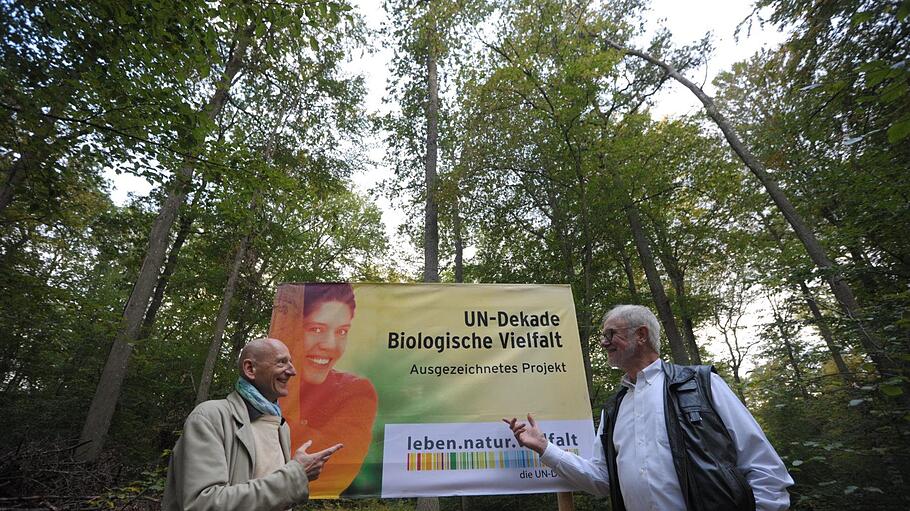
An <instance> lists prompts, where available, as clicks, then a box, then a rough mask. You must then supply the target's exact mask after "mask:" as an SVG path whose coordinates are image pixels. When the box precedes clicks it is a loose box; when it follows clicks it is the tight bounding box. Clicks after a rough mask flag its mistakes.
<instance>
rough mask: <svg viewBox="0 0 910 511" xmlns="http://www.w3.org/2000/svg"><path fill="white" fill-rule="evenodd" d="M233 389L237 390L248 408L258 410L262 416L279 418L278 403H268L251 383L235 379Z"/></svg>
mask: <svg viewBox="0 0 910 511" xmlns="http://www.w3.org/2000/svg"><path fill="white" fill-rule="evenodd" d="M234 388H235V389H237V393H238V394H240V396H241V397H243V399H246V401H247V403H249V404H250V406H252V407H253V408H255V409H257V410H259V411H260V412H262V413H263V414H264V415H276V416H278V417H281V408H280V407H279V406H278V402H277V401H276V402H274V403H270V402H269V400H267V399H266V398H265V397H263V396H262V393H261V392H259V389H257V388H256V387H254V386H253V384H252V383H250V382H248V381H246V380H245V379H243V378H237V383H236V384H234Z"/></svg>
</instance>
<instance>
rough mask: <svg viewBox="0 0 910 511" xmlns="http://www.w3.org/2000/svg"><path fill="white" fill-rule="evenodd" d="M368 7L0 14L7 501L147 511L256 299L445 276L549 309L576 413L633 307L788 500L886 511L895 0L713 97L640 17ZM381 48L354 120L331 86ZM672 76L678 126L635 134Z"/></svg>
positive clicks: (902, 404)
mask: <svg viewBox="0 0 910 511" xmlns="http://www.w3.org/2000/svg"><path fill="white" fill-rule="evenodd" d="M376 7H378V3H377V5H376V6H374V8H376ZM382 9H383V10H384V15H385V17H386V22H385V23H384V24H383V26H382V28H381V29H380V30H379V31H374V30H371V29H370V28H368V26H367V24H366V23H365V20H364V18H363V16H364V14H363V13H361V12H359V11H358V10H357V9H355V6H353V5H352V4H351V2H350V1H349V0H307V1H299V2H298V1H286V2H265V1H255V0H251V1H247V0H228V1H218V2H211V1H199V0H184V1H180V2H164V1H160V0H136V1H131V2H122V1H119V0H83V1H72V0H28V1H12V0H0V409H3V410H4V412H5V414H6V417H7V419H6V420H5V424H6V427H5V432H4V433H5V434H4V435H3V438H2V439H0V506H6V505H11V506H20V507H21V506H32V507H33V506H35V505H37V504H38V503H39V502H46V503H47V505H48V506H50V507H54V506H56V508H60V509H64V508H65V509H70V508H72V509H75V508H79V506H98V507H103V506H108V505H110V506H123V507H127V506H140V505H142V504H143V503H145V504H153V503H154V502H157V500H156V499H158V498H160V492H161V485H162V484H163V481H162V477H163V470H164V468H165V467H166V464H167V456H168V455H169V452H170V449H171V448H172V447H173V445H174V442H175V441H176V439H177V437H178V435H179V431H180V429H181V427H182V423H183V420H184V418H185V417H186V415H187V414H188V413H189V411H190V410H191V409H192V408H193V406H194V405H195V404H196V403H198V402H201V401H203V400H205V399H208V398H217V397H222V396H224V395H225V394H226V393H227V392H229V390H230V388H231V386H232V384H233V382H234V379H235V378H236V373H235V369H234V366H233V364H234V362H233V361H234V360H235V359H236V357H237V354H238V352H239V350H240V349H241V348H242V347H243V346H244V343H245V342H247V341H249V340H250V339H253V338H255V337H258V336H261V335H264V334H265V332H266V331H267V329H268V322H269V318H270V315H271V309H272V298H273V296H274V292H275V287H276V285H277V284H278V283H281V282H320V281H326V282H331V281H335V282H337V281H357V282H384V281H388V282H418V281H429V282H433V281H442V282H464V283H481V282H483V283H493V282H498V283H565V284H570V285H571V286H572V290H573V295H574V299H575V302H576V303H575V308H576V311H577V315H578V318H577V319H578V325H579V336H580V338H581V340H582V351H583V353H584V363H585V369H586V377H587V381H588V386H589V391H590V395H591V401H592V402H591V406H592V410H593V411H594V415H595V417H596V416H599V411H600V408H601V406H602V405H603V402H604V400H605V399H606V398H607V397H608V396H609V395H611V394H612V393H613V392H615V390H616V389H617V387H618V381H619V373H618V371H613V370H611V369H610V368H608V366H607V363H606V358H605V356H604V353H603V352H602V351H601V349H600V346H599V334H600V318H601V317H602V316H603V314H604V312H605V311H606V310H608V309H609V308H610V307H611V306H612V305H615V304H619V303H640V304H644V305H647V306H649V307H651V308H652V309H653V310H654V311H655V313H657V314H658V316H659V317H660V319H661V322H662V324H663V325H664V326H665V330H666V334H665V337H664V338H663V339H662V342H663V343H664V348H665V349H664V350H663V353H666V358H667V360H670V361H673V362H677V363H692V364H695V363H700V364H713V365H715V366H716V367H717V368H718V369H719V371H720V372H721V374H722V375H723V376H724V377H725V379H726V380H727V382H728V383H729V384H730V386H731V388H733V389H734V391H735V392H736V393H737V395H738V396H739V397H740V398H741V400H742V401H743V402H744V403H745V404H746V406H747V407H748V408H749V410H750V411H751V412H752V413H753V415H754V416H755V417H756V419H757V420H758V421H759V423H760V424H761V425H762V427H763V429H764V431H765V433H766V434H767V436H768V437H769V439H770V440H771V442H772V443H773V444H774V446H775V447H776V449H777V450H778V452H779V453H780V454H781V456H782V458H783V459H784V461H785V463H786V465H787V468H788V469H789V470H790V472H791V474H792V475H793V478H794V480H795V481H796V485H795V486H794V487H792V488H791V489H790V491H791V502H792V503H793V508H794V509H819V510H821V509H843V508H848V509H853V508H857V509H860V508H862V509H906V508H908V507H910V492H908V491H907V490H906V488H907V484H910V459H908V452H910V449H908V446H910V384H908V382H910V380H908V377H910V372H908V370H910V316H908V313H910V309H908V308H910V287H908V285H910V228H908V226H910V177H908V176H910V165H908V164H910V94H908V87H910V60H908V59H910V56H908V52H910V19H908V18H910V1H907V0H890V1H882V0H876V1H873V0H842V1H837V2H822V1H814V0H786V1H784V0H757V1H756V2H755V3H754V11H753V13H752V14H751V15H750V16H749V17H748V18H747V19H746V20H744V22H743V25H741V26H740V29H741V30H742V31H745V30H746V29H747V26H748V25H749V24H763V25H765V26H769V27H775V28H777V29H780V30H783V31H784V32H785V33H786V38H785V40H784V42H783V43H782V44H780V45H778V46H770V47H767V48H766V49H764V50H761V51H759V52H757V53H755V54H754V55H752V56H750V57H749V58H748V59H746V60H743V61H741V62H737V63H736V64H734V65H733V66H732V67H730V68H729V69H725V70H724V71H722V72H721V73H720V74H719V75H718V76H717V77H716V79H715V80H714V83H713V86H714V90H715V91H716V93H715V94H714V95H713V97H711V96H709V95H708V94H706V93H705V92H704V88H703V87H702V85H700V84H699V82H700V78H699V76H700V74H699V73H703V66H704V64H705V62H706V60H708V59H710V58H711V55H712V44H713V43H712V39H711V37H710V36H708V37H706V38H705V39H703V40H700V41H696V42H694V43H693V42H688V41H680V40H678V39H677V38H675V37H674V36H673V34H672V33H670V31H669V30H666V29H661V30H657V31H649V30H646V28H645V25H646V20H647V19H648V16H651V14H650V13H649V11H648V2H647V1H646V0H618V1H613V2H591V1H576V0H571V1H570V0H562V1H556V0H459V1H453V0H425V1H418V2H414V1H403V0H386V1H385V2H383V3H382ZM704 15H705V16H710V13H705V14H704ZM380 50H382V51H386V50H388V51H389V52H390V54H391V55H392V58H391V62H390V63H389V66H390V68H389V73H390V79H389V81H388V83H387V88H386V94H385V102H386V105H387V106H388V107H389V108H385V109H383V110H382V111H381V112H379V113H377V112H373V111H370V110H369V109H367V107H366V103H365V94H366V87H365V79H366V77H365V76H364V74H363V71H364V70H362V69H356V66H351V65H350V63H351V61H352V60H353V59H356V58H358V57H357V56H358V55H361V54H362V53H363V52H366V51H380ZM352 68H353V69H352ZM671 84H680V85H681V86H682V87H684V90H685V91H686V92H687V93H689V94H693V97H696V98H697V101H698V104H699V105H700V106H702V107H703V108H701V109H700V110H699V112H698V113H696V114H693V115H685V116H674V117H669V118H665V117H659V116H657V115H655V114H654V113H653V111H652V109H653V107H654V102H655V98H656V97H657V95H658V93H659V92H660V91H662V90H664V89H665V88H666V87H669V86H670V85H671ZM377 134H378V137H379V139H381V152H382V155H383V156H382V157H383V161H382V162H376V161H372V159H371V156H370V152H371V150H372V149H374V148H373V147H371V144H374V143H375V142H376V140H377ZM377 166H380V167H383V168H387V169H389V172H388V176H387V178H386V179H384V180H383V181H382V182H381V183H380V184H379V185H377V186H376V187H375V188H373V189H372V190H370V191H369V192H364V191H363V189H362V187H360V186H359V185H358V184H357V179H358V177H359V176H361V175H363V174H364V173H365V172H367V171H369V170H373V169H375V168H376V167H377ZM111 176H131V177H134V178H137V179H142V180H145V181H147V182H148V183H149V184H150V186H151V193H149V194H147V195H140V194H136V195H131V196H129V197H128V198H127V199H126V200H118V199H115V197H114V194H113V191H114V183H113V182H112V179H111ZM385 201H392V202H393V203H394V204H396V205H397V207H399V208H401V209H402V210H403V211H404V212H405V215H406V217H407V221H406V222H405V223H404V224H403V225H402V226H401V227H400V228H399V231H398V232H397V233H395V235H394V236H390V234H389V231H388V230H387V228H386V226H385V224H384V223H383V214H382V208H381V207H380V204H382V203H384V202H385ZM402 244H404V245H406V246H407V249H402V248H401V245H402ZM411 251H414V252H415V253H417V252H421V253H422V254H421V255H422V257H421V258H419V259H420V260H414V258H413V257H411V256H408V255H406V254H407V253H410V252H411ZM756 311H761V312H760V313H756ZM756 317H758V318H759V319H758V320H757V321H758V322H759V325H758V328H756V329H755V330H754V331H752V332H747V331H746V329H745V328H744V324H745V323H747V322H749V321H754V320H755V318H756ZM750 318H751V319H750ZM49 463H50V464H49ZM92 467H96V468H92ZM97 467H100V468H97ZM522 498H524V499H526V500H524V501H522V502H523V504H522V505H523V506H524V507H529V508H535V507H538V506H539V507H546V506H548V505H549V506H550V507H552V502H549V501H547V500H546V499H545V498H544V497H539V498H538V497H522ZM491 499H492V498H491ZM42 505H43V504H42ZM352 505H353V504H352ZM377 505H379V504H377ZM461 505H466V504H464V503H461ZM471 505H472V506H473V507H472V509H484V508H485V506H487V507H490V508H491V509H492V508H494V507H495V508H501V507H502V506H503V504H502V503H501V501H497V500H495V499H492V500H483V499H477V500H476V501H474V503H473V504H471ZM508 505H510V504H507V506H508ZM577 505H578V507H580V508H582V509H587V508H594V507H596V506H606V503H605V502H599V501H596V500H594V499H590V498H579V499H578V501H577ZM455 506H456V503H455V501H454V500H452V501H451V502H444V507H448V508H452V509H454V508H455Z"/></svg>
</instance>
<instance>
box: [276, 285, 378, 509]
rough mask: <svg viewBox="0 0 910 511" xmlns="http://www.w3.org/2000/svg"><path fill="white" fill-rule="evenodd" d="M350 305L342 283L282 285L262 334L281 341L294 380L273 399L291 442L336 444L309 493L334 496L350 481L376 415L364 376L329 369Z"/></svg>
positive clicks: (341, 344)
mask: <svg viewBox="0 0 910 511" xmlns="http://www.w3.org/2000/svg"><path fill="white" fill-rule="evenodd" d="M356 309H357V303H356V301H355V299H354V290H353V288H352V287H351V285H350V284H282V285H280V286H279V287H278V291H277V293H276V296H275V304H274V307H273V309H272V323H271V328H270V331H269V336H271V337H274V338H276V339H279V340H281V341H282V342H284V343H285V344H286V345H287V346H288V349H289V350H290V352H291V359H292V360H293V361H294V366H295V367H296V368H297V380H298V382H299V383H297V384H296V385H294V384H292V386H291V387H292V388H291V389H290V391H289V393H288V396H287V397H286V398H283V399H282V400H281V402H280V404H281V408H282V410H283V411H284V412H285V418H286V419H287V420H288V422H290V426H291V444H292V445H293V446H297V445H302V444H303V443H304V442H306V441H308V440H312V441H313V445H312V448H311V450H319V449H320V447H319V446H321V445H326V446H331V445H335V444H337V443H343V444H344V446H345V448H344V449H343V450H342V451H339V452H338V453H336V454H335V456H334V457H333V458H332V464H331V466H328V465H327V466H326V468H325V469H323V471H322V474H321V475H320V478H319V479H318V480H317V481H313V482H311V483H310V498H319V497H337V496H338V495H340V494H341V492H343V491H344V490H345V489H346V488H347V487H348V486H349V485H350V484H351V482H352V481H353V480H354V478H355V477H356V476H357V473H358V472H359V471H360V468H361V465H362V464H363V460H364V458H365V457H366V455H367V451H368V450H369V447H370V441H371V438H372V430H373V421H374V420H375V418H376V408H377V397H376V390H375V388H374V387H373V384H372V383H370V381H369V380H367V379H365V378H362V377H360V376H357V375H355V374H351V373H347V372H343V371H338V370H335V369H334V367H335V364H336V363H337V362H338V360H339V359H340V358H341V357H342V356H343V355H344V352H345V350H346V349H347V345H348V332H349V331H350V328H351V321H352V320H353V318H354V313H355V311H356Z"/></svg>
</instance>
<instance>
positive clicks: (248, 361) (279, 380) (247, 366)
mask: <svg viewBox="0 0 910 511" xmlns="http://www.w3.org/2000/svg"><path fill="white" fill-rule="evenodd" d="M237 368H238V370H239V371H240V376H241V377H242V378H244V379H245V380H247V381H249V382H250V383H252V384H253V386H255V387H256V388H257V389H258V390H259V392H260V393H261V394H262V395H263V396H264V397H265V398H266V399H268V400H269V401H273V402H274V401H275V400H277V399H278V398H279V397H282V396H286V395H287V383H288V380H290V379H291V377H292V376H294V375H296V374H297V371H296V370H295V369H294V364H292V363H291V355H290V353H289V352H288V347H287V346H285V345H284V343H283V342H281V341H279V340H278V339H273V338H271V337H262V338H259V339H253V340H252V341H250V342H248V343H247V344H246V346H244V347H243V349H242V350H241V351H240V357H239V358H238V360H237Z"/></svg>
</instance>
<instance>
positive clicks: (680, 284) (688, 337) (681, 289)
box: [651, 218, 701, 364]
mask: <svg viewBox="0 0 910 511" xmlns="http://www.w3.org/2000/svg"><path fill="white" fill-rule="evenodd" d="M651 223H652V224H653V225H654V229H655V231H657V240H658V251H657V256H658V257H659V258H660V262H661V263H663V265H664V269H665V270H667V275H668V276H669V277H670V283H672V284H673V291H675V292H676V304H677V306H678V307H679V317H680V319H681V320H682V324H683V336H684V338H685V341H686V347H687V348H688V351H689V359H690V360H691V363H693V364H701V353H699V352H698V344H697V343H696V342H695V329H694V326H693V322H692V314H691V313H690V312H689V297H688V296H687V295H686V276H685V273H684V272H683V269H682V268H681V267H680V265H679V259H677V258H676V255H675V254H673V253H671V251H672V249H671V247H670V244H669V243H668V240H667V233H666V231H665V230H664V228H663V226H662V225H661V224H660V223H658V222H657V220H656V219H654V218H652V222H651Z"/></svg>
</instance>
